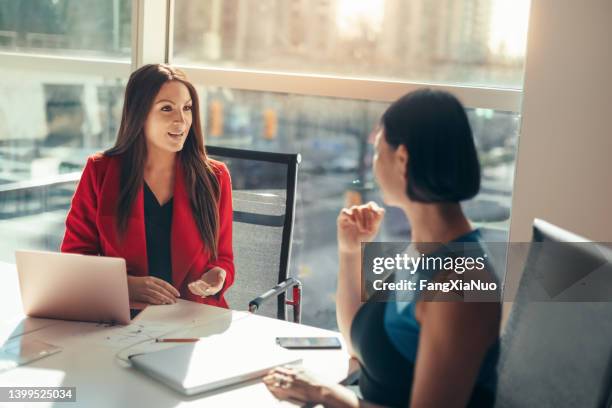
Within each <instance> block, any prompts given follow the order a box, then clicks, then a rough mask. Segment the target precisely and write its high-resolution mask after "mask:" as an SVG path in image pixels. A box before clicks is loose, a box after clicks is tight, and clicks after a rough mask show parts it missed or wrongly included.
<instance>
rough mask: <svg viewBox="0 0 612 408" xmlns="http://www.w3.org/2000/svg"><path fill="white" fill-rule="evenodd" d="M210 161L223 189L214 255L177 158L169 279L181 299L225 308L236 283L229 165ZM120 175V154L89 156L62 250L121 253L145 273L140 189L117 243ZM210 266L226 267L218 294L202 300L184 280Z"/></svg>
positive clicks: (136, 271) (131, 267)
mask: <svg viewBox="0 0 612 408" xmlns="http://www.w3.org/2000/svg"><path fill="white" fill-rule="evenodd" d="M211 163H212V165H213V168H214V170H215V173H216V176H217V179H218V180H219V187H220V190H221V194H220V200H219V244H218V245H219V246H218V248H217V253H218V256H217V259H215V260H213V259H211V256H210V251H209V250H208V249H207V248H205V247H204V243H203V242H202V239H201V237H200V232H199V230H198V227H197V224H196V222H195V220H194V217H193V213H192V211H191V205H190V202H189V197H188V195H187V189H186V186H185V180H184V176H183V171H182V166H181V163H180V161H179V160H177V168H176V179H175V182H174V196H173V210H172V211H173V212H172V232H171V240H170V251H171V259H172V284H173V285H174V287H175V288H176V289H178V290H179V292H181V298H183V299H188V300H192V301H195V302H200V303H206V304H210V305H214V306H221V307H225V308H227V307H228V305H227V302H226V301H225V298H224V297H223V294H224V293H225V291H226V290H227V289H228V288H229V287H230V286H231V285H232V283H233V282H234V254H233V252H232V186H231V180H230V175H229V172H228V170H227V167H225V165H224V164H223V163H221V162H218V161H215V160H211ZM119 175H120V159H119V157H117V156H113V157H108V156H104V155H102V154H97V155H93V156H91V157H89V158H88V159H87V164H86V165H85V169H84V170H83V174H82V176H81V180H80V182H79V185H78V186H77V189H76V192H75V194H74V197H73V198H72V204H71V207H70V211H69V212H68V217H67V218H66V233H65V235H64V240H63V242H62V245H61V251H62V252H72V253H79V254H86V255H104V256H112V257H119V258H124V259H125V260H126V264H127V270H128V274H130V275H133V276H147V275H148V273H149V269H148V261H147V244H146V235H145V222H144V198H143V197H144V194H143V188H142V187H141V188H140V190H139V191H138V194H137V195H136V201H135V202H134V206H133V208H132V213H131V214H130V217H129V219H128V225H127V229H126V233H125V238H124V240H123V241H121V242H120V240H119V237H118V233H117V228H116V225H117V224H116V221H117V214H116V213H117V210H116V203H117V201H118V198H119ZM214 266H219V267H221V268H223V269H225V271H226V272H227V276H226V278H225V285H224V286H223V289H222V290H221V291H220V292H219V293H218V294H217V295H216V296H209V297H206V298H204V299H202V298H200V297H199V296H196V295H193V294H192V293H191V291H190V290H189V289H188V288H187V285H188V284H189V283H191V282H193V281H195V280H197V279H199V278H200V277H201V276H202V274H203V273H204V272H206V271H208V270H209V269H211V268H212V267H214Z"/></svg>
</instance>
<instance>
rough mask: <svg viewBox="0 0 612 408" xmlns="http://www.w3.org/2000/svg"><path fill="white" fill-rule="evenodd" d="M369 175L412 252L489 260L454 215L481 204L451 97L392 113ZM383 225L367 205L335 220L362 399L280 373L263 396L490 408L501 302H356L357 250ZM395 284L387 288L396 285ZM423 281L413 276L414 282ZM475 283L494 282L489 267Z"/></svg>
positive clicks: (424, 99)
mask: <svg viewBox="0 0 612 408" xmlns="http://www.w3.org/2000/svg"><path fill="white" fill-rule="evenodd" d="M373 170H374V175H375V177H376V181H377V183H378V185H379V187H380V190H381V193H382V197H383V201H384V202H385V204H387V205H390V206H397V207H400V208H401V209H402V210H403V211H404V213H405V214H406V216H407V217H408V220H409V221H410V225H411V228H412V229H411V237H410V238H411V239H410V241H411V247H412V248H414V249H416V250H418V252H416V253H426V254H427V256H433V255H435V256H436V257H445V256H455V257H456V256H462V255H463V256H465V255H466V253H457V251H456V250H455V251H452V252H451V251H450V250H449V249H448V248H451V247H452V245H453V244H460V245H456V246H457V247H459V248H461V247H463V246H464V244H471V246H470V248H476V249H475V250H471V251H469V252H470V256H477V255H481V256H483V257H485V259H486V248H485V245H484V243H483V242H482V238H481V236H480V232H479V230H478V229H472V227H471V225H470V223H469V221H468V220H467V218H466V217H465V215H464V214H463V211H462V209H461V206H460V204H459V202H460V201H462V200H467V199H470V198H472V197H474V196H475V195H476V194H477V193H478V190H479V187H480V165H479V162H478V156H477V153H476V148H475V146H474V140H473V137H472V131H471V129H470V125H469V123H468V119H467V116H466V113H465V110H464V108H463V106H462V105H461V103H460V102H459V101H458V100H457V99H456V98H455V97H454V96H452V95H450V94H449V93H447V92H442V91H435V90H431V89H423V90H418V91H415V92H412V93H409V94H407V95H405V96H403V97H402V98H400V99H399V100H397V101H396V102H394V103H393V104H392V105H391V106H390V107H389V108H388V109H387V111H386V112H385V113H384V114H383V116H382V119H381V124H380V127H379V130H378V133H377V135H376V142H375V153H374V160H373ZM383 216H384V210H383V209H382V208H380V207H379V206H378V205H376V204H375V203H373V202H370V203H368V204H365V205H359V206H353V207H351V208H345V209H342V210H341V212H340V215H339V216H338V221H337V225H338V252H339V266H340V270H339V274H338V289H337V293H336V304H337V308H336V312H337V319H338V326H339V328H340V331H341V332H342V335H343V337H344V338H345V340H346V343H347V345H348V350H349V352H350V354H351V355H352V356H354V357H355V358H356V359H357V360H358V361H359V363H360V366H361V374H360V378H359V392H357V393H355V392H352V391H351V390H349V389H347V388H345V387H342V386H340V385H338V384H327V383H324V382H321V381H318V380H317V379H316V378H314V377H313V376H312V375H309V374H308V373H305V372H304V371H303V370H299V369H295V368H288V367H280V368H277V369H275V370H273V371H271V372H270V373H269V374H268V375H267V376H266V377H265V379H264V381H265V383H266V385H267V386H268V388H269V389H270V391H271V392H272V393H273V394H274V395H275V396H277V397H278V398H281V399H288V398H291V399H294V400H298V401H303V402H313V403H322V404H323V405H324V406H329V407H370V406H372V407H376V406H393V407H408V406H410V407H444V408H448V407H465V406H470V407H490V406H492V405H493V403H494V401H495V389H496V384H497V377H496V365H497V359H498V355H499V342H498V333H499V324H500V314H501V307H500V303H499V299H498V298H495V299H494V300H493V301H481V300H480V299H479V300H478V301H463V300H464V298H463V292H462V291H460V290H454V291H451V292H450V293H442V292H444V291H442V290H439V289H433V290H429V289H427V290H424V291H423V292H422V293H419V296H418V297H414V298H412V299H411V301H395V300H393V301H387V302H382V301H377V300H381V299H377V298H376V294H375V295H374V298H373V300H372V301H368V302H366V303H362V302H361V276H360V273H361V256H362V254H361V243H362V242H369V241H371V240H373V239H374V237H375V236H376V234H377V233H378V229H379V227H380V223H381V221H382V219H383ZM433 243H436V245H432V244H433ZM432 248H434V249H432ZM459 252H461V251H459ZM455 259H458V258H455ZM459 273H463V272H462V271H459V270H458V269H457V268H456V267H455V269H453V270H450V271H443V270H437V271H434V272H433V273H432V274H431V275H430V276H429V277H430V279H431V281H435V282H442V283H444V282H447V281H449V280H451V279H452V276H455V277H456V276H457V275H456V274H459ZM398 274H399V271H397V270H396V271H395V272H394V273H393V274H392V275H391V276H390V277H389V278H388V279H387V282H388V281H396V282H397V280H396V279H397V276H396V275H398ZM426 274H427V271H424V270H423V268H421V269H420V270H418V271H417V273H416V276H425V275H426ZM462 276H463V277H464V278H467V277H468V273H465V274H463V275H462ZM474 277H476V278H477V279H482V280H485V281H487V282H495V278H494V275H493V274H492V269H491V268H490V265H488V263H487V265H486V268H483V271H482V272H478V273H476V274H475V275H472V278H474ZM397 299H399V298H397ZM442 300H443V301H442Z"/></svg>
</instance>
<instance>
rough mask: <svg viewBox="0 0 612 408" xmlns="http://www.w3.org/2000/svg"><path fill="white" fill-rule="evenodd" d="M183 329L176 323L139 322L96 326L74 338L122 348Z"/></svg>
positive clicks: (150, 340) (89, 342) (94, 343)
mask: <svg viewBox="0 0 612 408" xmlns="http://www.w3.org/2000/svg"><path fill="white" fill-rule="evenodd" d="M184 329H185V328H184V326H183V325H181V324H177V323H160V322H146V321H141V322H138V323H132V324H130V325H127V326H109V325H104V324H99V325H96V328H95V329H93V330H88V331H87V332H86V333H83V332H81V333H77V334H75V335H76V336H79V337H84V339H83V340H84V341H87V342H88V344H92V345H96V346H102V347H110V348H122V347H127V346H131V345H136V344H139V343H144V342H152V341H154V340H155V339H156V338H158V337H162V336H165V335H168V334H170V333H174V332H179V333H180V332H181V331H183V330H184Z"/></svg>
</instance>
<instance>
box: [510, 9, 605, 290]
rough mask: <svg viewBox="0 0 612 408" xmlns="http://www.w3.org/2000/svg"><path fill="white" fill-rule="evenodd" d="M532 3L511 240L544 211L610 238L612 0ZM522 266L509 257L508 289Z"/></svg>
mask: <svg viewBox="0 0 612 408" xmlns="http://www.w3.org/2000/svg"><path fill="white" fill-rule="evenodd" d="M531 7H532V8H531V15H530V21H529V36H528V45H527V59H526V65H525V84H524V99H523V118H522V126H521V135H520V137H519V148H518V158H517V170H516V178H515V185H514V196H513V203H512V215H511V216H512V218H511V226H510V240H511V241H513V242H520V241H523V242H524V241H529V240H530V239H531V224H532V221H533V219H534V218H536V217H537V218H542V219H545V220H547V221H549V222H552V223H553V224H557V225H559V226H561V227H563V228H565V229H568V230H570V231H572V232H575V233H577V234H579V235H582V236H584V237H586V238H589V239H592V240H595V241H608V242H611V241H612V1H611V0H584V1H577V0H532V6H531ZM510 261H512V260H510ZM521 271H522V265H521V264H520V263H519V262H509V264H508V275H507V279H506V288H507V290H510V291H511V290H513V288H515V287H516V285H517V284H518V279H519V278H520V273H521Z"/></svg>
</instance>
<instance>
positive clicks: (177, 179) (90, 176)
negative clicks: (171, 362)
mask: <svg viewBox="0 0 612 408" xmlns="http://www.w3.org/2000/svg"><path fill="white" fill-rule="evenodd" d="M61 251H62V252H72V253H81V254H88V255H103V256H112V257H121V258H124V259H125V260H126V263H127V270H128V287H129V294H130V300H132V301H140V302H147V303H151V304H168V303H174V302H176V298H177V297H181V298H183V299H188V300H192V301H196V302H200V303H207V304H211V305H215V306H221V307H228V306H227V303H226V301H225V299H224V297H223V294H224V292H225V291H226V290H227V289H228V288H229V287H230V286H231V285H232V283H233V282H234V258H233V252H232V190H231V181H230V175H229V172H228V170H227V168H226V167H225V165H224V164H223V163H221V162H218V161H215V160H212V159H209V158H208V157H207V155H206V151H205V149H204V140H203V135H202V128H201V123H200V115H199V105H198V95H197V93H196V91H195V88H194V87H193V85H192V84H191V83H190V82H188V81H187V79H186V77H185V75H184V74H183V73H182V72H181V71H180V70H177V69H175V68H172V67H170V66H168V65H163V64H150V65H145V66H144V67H142V68H140V69H138V70H137V71H135V72H134V73H132V75H131V76H130V79H129V81H128V84H127V88H126V91H125V101H124V105H123V114H122V118H121V126H120V128H119V132H118V137H117V141H116V143H115V146H114V147H113V148H111V149H109V150H107V151H106V152H104V153H99V154H96V155H94V156H92V157H90V158H89V159H88V160H87V164H86V165H85V169H84V170H83V175H82V177H81V180H80V182H79V185H78V187H77V190H76V192H75V195H74V197H73V199H72V205H71V208H70V211H69V212H68V217H67V219H66V233H65V235H64V240H63V242H62V245H61Z"/></svg>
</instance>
